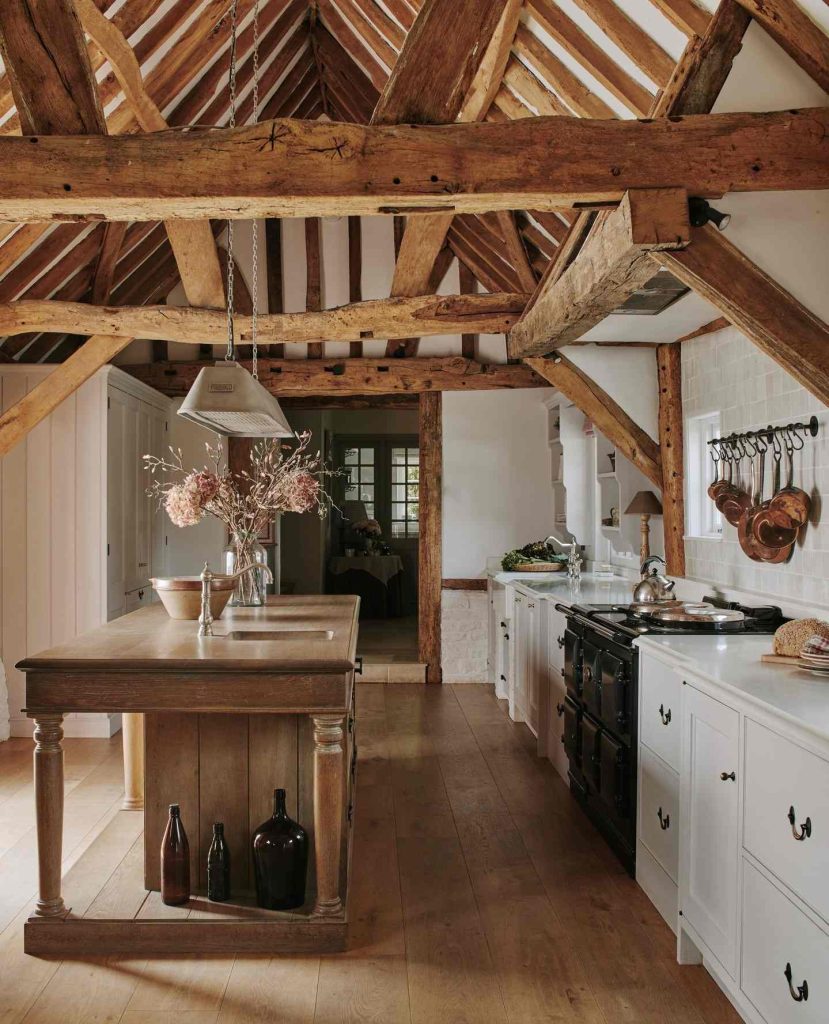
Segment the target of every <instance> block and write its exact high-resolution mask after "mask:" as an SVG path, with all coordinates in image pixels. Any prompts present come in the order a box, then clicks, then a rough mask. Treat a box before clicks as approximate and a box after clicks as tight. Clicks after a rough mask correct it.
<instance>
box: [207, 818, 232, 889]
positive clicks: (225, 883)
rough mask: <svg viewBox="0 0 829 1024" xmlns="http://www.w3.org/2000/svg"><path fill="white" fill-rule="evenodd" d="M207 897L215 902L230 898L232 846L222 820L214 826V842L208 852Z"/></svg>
mask: <svg viewBox="0 0 829 1024" xmlns="http://www.w3.org/2000/svg"><path fill="white" fill-rule="evenodd" d="M207 898H208V899H209V900H213V901H214V902H215V903H224V901H225V900H229V899H230V847H229V846H228V845H227V842H226V840H225V827H224V825H223V823H222V822H221V821H217V822H216V824H215V825H214V826H213V842H212V843H211V844H210V850H209V852H208V854H207Z"/></svg>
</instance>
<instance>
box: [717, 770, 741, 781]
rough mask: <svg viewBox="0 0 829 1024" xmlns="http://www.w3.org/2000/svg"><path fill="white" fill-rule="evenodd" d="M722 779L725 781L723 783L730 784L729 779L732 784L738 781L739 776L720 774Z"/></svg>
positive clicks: (727, 773) (731, 773)
mask: <svg viewBox="0 0 829 1024" xmlns="http://www.w3.org/2000/svg"><path fill="white" fill-rule="evenodd" d="M720 778H721V779H722V780H723V782H728V780H729V779H730V780H731V781H732V782H736V781H737V775H736V773H735V772H720Z"/></svg>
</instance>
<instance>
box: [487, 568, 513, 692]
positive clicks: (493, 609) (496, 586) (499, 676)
mask: <svg viewBox="0 0 829 1024" xmlns="http://www.w3.org/2000/svg"><path fill="white" fill-rule="evenodd" d="M487 598H488V601H489V607H488V623H487V675H488V678H489V684H490V686H494V687H495V696H496V697H499V698H500V699H501V700H506V699H507V697H508V689H507V677H508V672H509V660H510V659H509V642H510V638H509V624H508V621H507V588H506V587H505V586H504V585H503V583H497V582H496V581H495V580H493V579H489V580H488V581H487Z"/></svg>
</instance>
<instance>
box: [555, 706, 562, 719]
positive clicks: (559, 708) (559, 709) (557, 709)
mask: <svg viewBox="0 0 829 1024" xmlns="http://www.w3.org/2000/svg"><path fill="white" fill-rule="evenodd" d="M556 711H557V712H558V717H559V718H561V716H562V715H563V714H564V705H563V704H556Z"/></svg>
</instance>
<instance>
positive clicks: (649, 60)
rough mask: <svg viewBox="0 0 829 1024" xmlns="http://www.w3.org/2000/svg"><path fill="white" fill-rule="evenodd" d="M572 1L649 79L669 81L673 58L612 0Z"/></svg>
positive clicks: (655, 81)
mask: <svg viewBox="0 0 829 1024" xmlns="http://www.w3.org/2000/svg"><path fill="white" fill-rule="evenodd" d="M575 3H576V6H578V7H580V8H581V9H582V10H583V11H584V13H585V14H587V15H588V16H589V17H590V18H592V20H593V21H594V22H595V23H596V25H598V26H599V28H600V29H601V30H602V31H603V32H604V34H605V35H606V36H607V37H608V39H611V40H612V41H613V42H614V43H615V44H616V45H617V46H618V47H619V49H620V50H622V52H623V53H625V54H626V55H627V56H628V57H629V58H630V60H631V61H633V63H634V64H635V65H636V66H637V67H638V68H639V70H640V71H642V72H644V73H645V74H646V75H647V76H648V78H649V79H650V80H651V81H652V82H654V83H655V84H656V85H664V84H665V83H666V82H667V81H668V79H669V78H670V77H671V74H672V72H673V69H674V61H673V60H672V59H671V57H670V56H669V54H667V53H666V52H665V51H664V50H663V49H662V47H661V46H660V45H659V43H657V42H656V41H655V40H654V39H653V38H652V37H651V36H649V35H648V33H647V32H645V30H644V29H642V28H640V27H639V25H637V24H636V22H635V21H633V19H631V18H629V17H628V16H627V15H626V14H625V12H624V11H623V10H622V9H621V7H618V6H617V5H616V3H614V0H575Z"/></svg>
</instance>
